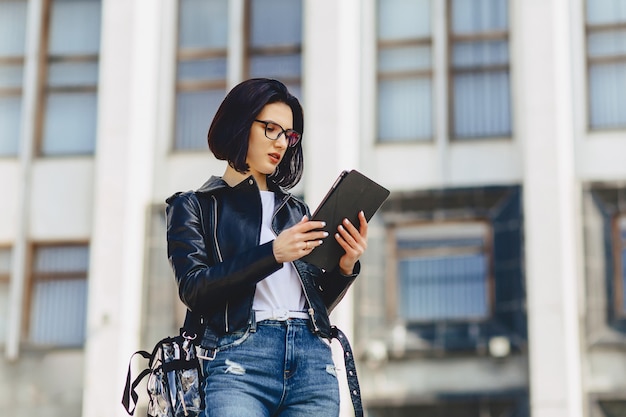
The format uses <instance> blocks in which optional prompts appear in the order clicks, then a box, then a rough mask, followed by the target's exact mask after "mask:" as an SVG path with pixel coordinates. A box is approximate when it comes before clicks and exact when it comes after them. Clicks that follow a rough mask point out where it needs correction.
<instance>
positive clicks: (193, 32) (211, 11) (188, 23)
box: [178, 0, 228, 49]
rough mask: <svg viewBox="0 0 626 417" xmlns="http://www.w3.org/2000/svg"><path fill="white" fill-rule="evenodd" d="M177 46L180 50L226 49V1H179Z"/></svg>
mask: <svg viewBox="0 0 626 417" xmlns="http://www.w3.org/2000/svg"><path fill="white" fill-rule="evenodd" d="M178 32H179V36H178V45H179V46H180V47H181V48H211V49H216V48H226V47H227V44H228V1H227V0H180V19H179V31H178Z"/></svg>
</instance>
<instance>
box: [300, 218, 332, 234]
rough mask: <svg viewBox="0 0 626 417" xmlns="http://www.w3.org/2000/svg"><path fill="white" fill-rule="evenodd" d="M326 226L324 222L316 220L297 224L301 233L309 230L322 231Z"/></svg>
mask: <svg viewBox="0 0 626 417" xmlns="http://www.w3.org/2000/svg"><path fill="white" fill-rule="evenodd" d="M325 226H326V222H320V221H316V220H307V221H306V222H300V223H298V224H297V227H298V231H299V232H301V233H307V232H310V231H311V230H317V229H323V228H324V227H325Z"/></svg>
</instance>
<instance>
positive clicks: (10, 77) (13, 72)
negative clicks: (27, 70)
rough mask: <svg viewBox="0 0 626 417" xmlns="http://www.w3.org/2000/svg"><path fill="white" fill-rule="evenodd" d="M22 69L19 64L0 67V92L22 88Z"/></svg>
mask: <svg viewBox="0 0 626 417" xmlns="http://www.w3.org/2000/svg"><path fill="white" fill-rule="evenodd" d="M23 70H24V67H23V66H22V65H21V64H16V65H9V64H6V65H0V90H1V89H3V88H20V89H21V88H22V80H23Z"/></svg>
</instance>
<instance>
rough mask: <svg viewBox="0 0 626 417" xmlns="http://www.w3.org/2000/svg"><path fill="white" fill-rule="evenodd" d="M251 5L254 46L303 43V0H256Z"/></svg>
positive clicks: (252, 41) (251, 32) (251, 42)
mask: <svg viewBox="0 0 626 417" xmlns="http://www.w3.org/2000/svg"><path fill="white" fill-rule="evenodd" d="M250 6H251V8H250V10H251V17H250V20H251V28H250V45H251V46H252V47H253V48H254V47H263V46H276V45H300V44H301V43H302V0H254V1H252V2H250Z"/></svg>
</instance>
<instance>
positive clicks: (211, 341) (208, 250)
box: [167, 79, 367, 417]
mask: <svg viewBox="0 0 626 417" xmlns="http://www.w3.org/2000/svg"><path fill="white" fill-rule="evenodd" d="M302 132H303V115H302V108H301V107H300V104H299V102H298V100H297V99H296V98H295V97H294V96H292V95H291V94H290V93H289V92H288V91H287V88H286V87H285V86H284V85H283V84H282V83H280V82H279V81H276V80H269V79H251V80H248V81H244V82H242V83H241V84H239V85H237V86H236V87H235V88H233V89H232V90H231V91H230V93H229V94H228V95H227V96H226V98H225V99H224V101H223V102H222V104H221V106H220V108H219V109H218V111H217V114H216V115H215V118H214V119H213V122H212V124H211V127H210V129H209V134H208V143H209V148H210V149H211V151H212V152H213V154H214V155H215V156H216V157H217V158H218V159H221V160H226V161H227V162H228V166H227V167H226V171H225V172H224V174H223V176H222V177H211V178H210V179H209V180H208V181H207V182H206V183H205V184H204V185H203V186H202V187H200V189H198V190H196V191H195V192H187V193H177V194H175V195H173V196H172V197H170V198H169V199H168V207H167V220H168V226H167V239H168V256H169V259H170V263H171V265H172V268H173V270H174V273H175V276H176V280H177V282H178V288H179V295H180V298H181V300H182V301H183V302H184V303H185V304H186V305H187V307H188V308H189V310H190V311H192V312H193V313H194V314H195V315H196V316H202V320H203V327H204V330H203V332H202V334H203V337H202V341H201V346H202V348H204V349H205V350H206V355H205V357H206V358H207V359H208V360H205V361H204V365H203V366H204V370H205V375H206V378H207V379H206V385H205V402H206V408H205V414H206V416H207V417H213V416H219V417H243V416H245V417H250V416H259V417H260V416H281V417H297V416H301V417H305V416H306V417H310V416H316V417H320V416H321V417H324V416H338V415H339V389H338V382H337V376H336V372H335V367H334V365H333V360H332V356H331V350H330V346H329V341H330V339H331V327H330V321H329V318H328V314H329V312H330V311H331V310H332V309H333V308H334V307H335V306H336V305H337V303H338V302H339V301H340V300H341V298H342V297H343V295H344V294H345V292H346V291H347V289H348V287H349V286H350V285H351V284H352V282H353V281H354V279H355V278H356V275H357V274H358V272H359V262H358V259H359V257H360V256H361V255H362V254H363V252H364V251H365V248H366V246H367V222H366V220H365V217H364V215H363V214H362V213H361V214H359V222H360V224H359V225H358V228H357V227H356V226H355V225H353V224H350V222H348V221H347V220H346V221H345V222H344V224H343V225H342V226H339V228H338V230H337V232H336V234H334V236H332V237H329V238H334V239H336V240H337V242H338V243H339V245H341V247H342V248H343V249H344V250H345V254H344V255H343V256H342V257H341V259H340V262H339V265H338V266H337V268H336V269H335V270H332V271H322V270H320V269H318V268H317V267H315V266H313V265H311V264H308V263H306V262H304V261H302V260H301V258H302V257H304V256H305V255H307V254H309V253H311V252H312V251H314V250H315V248H317V247H318V246H319V245H321V244H323V242H324V239H326V238H327V233H326V232H324V231H321V230H320V229H321V228H322V227H324V224H323V223H322V222H319V221H312V220H309V216H310V213H309V209H308V207H307V206H306V204H305V203H304V202H302V201H301V200H299V199H298V198H296V197H294V196H293V195H291V194H289V193H288V192H287V191H286V190H288V189H290V188H292V187H293V186H295V185H296V184H297V183H298V181H299V180H300V178H301V176H302V169H303V156H302Z"/></svg>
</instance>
